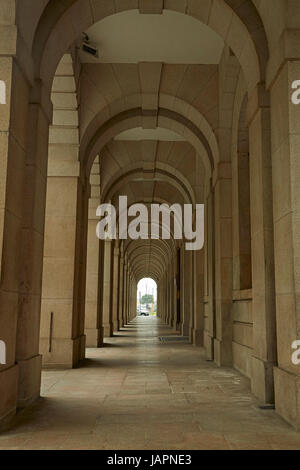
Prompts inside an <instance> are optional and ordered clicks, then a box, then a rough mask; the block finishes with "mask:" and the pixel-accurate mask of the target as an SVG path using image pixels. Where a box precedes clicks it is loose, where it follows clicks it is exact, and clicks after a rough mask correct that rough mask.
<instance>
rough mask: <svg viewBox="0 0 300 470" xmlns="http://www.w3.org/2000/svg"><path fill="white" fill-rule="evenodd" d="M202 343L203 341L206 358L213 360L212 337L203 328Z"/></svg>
mask: <svg viewBox="0 0 300 470" xmlns="http://www.w3.org/2000/svg"><path fill="white" fill-rule="evenodd" d="M203 343H204V349H205V352H206V358H207V359H208V360H209V361H213V360H214V338H213V337H212V336H210V334H209V332H208V331H205V330H204V335H203Z"/></svg>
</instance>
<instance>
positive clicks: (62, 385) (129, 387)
mask: <svg viewBox="0 0 300 470" xmlns="http://www.w3.org/2000/svg"><path fill="white" fill-rule="evenodd" d="M161 338H162V339H163V340H162V341H161ZM241 423H243V424H242V429H241ZM299 446H300V435H299V433H297V432H295V431H294V430H292V428H291V427H290V426H289V425H288V424H286V423H285V422H284V421H283V420H282V419H281V418H280V417H278V416H277V415H276V413H275V412H274V411H271V410H261V409H259V407H258V401H257V400H256V399H255V398H254V397H253V395H252V393H251V391H250V383H249V380H248V379H246V378H245V377H243V376H242V375H241V374H239V373H238V372H236V371H234V370H233V369H232V368H222V369H220V368H218V367H217V366H216V365H214V364H213V363H212V362H207V361H206V359H205V354H204V352H203V350H202V349H200V348H199V349H198V348H193V347H192V346H191V345H189V344H187V343H186V342H181V341H178V335H176V334H174V332H173V331H172V329H171V328H170V327H166V326H165V325H164V324H163V323H162V322H161V321H160V320H158V319H157V318H155V317H147V318H145V317H137V318H136V319H134V320H133V321H132V322H131V323H130V324H129V325H128V326H127V327H125V328H122V331H121V332H119V333H118V334H117V335H115V337H114V338H110V339H108V340H107V341H105V347H104V349H101V350H100V349H89V350H88V353H87V359H86V360H85V361H84V363H83V364H82V367H81V368H80V369H73V370H69V371H67V370H62V371H57V370H56V371H46V372H44V373H43V378H42V399H41V401H40V402H39V403H37V404H36V405H35V406H34V407H32V408H31V409H27V410H25V411H23V412H22V413H20V414H19V415H18V417H17V420H16V423H15V426H14V428H13V429H12V430H11V431H10V432H9V433H7V434H6V435H4V436H0V449H2V448H8V449H10V448H18V447H19V448H22V449H44V450H45V449H57V450H59V449H71V450H77V449H83V450H84V449H103V450H105V449H115V450H120V449H121V450H122V449H123V450H130V449H137V450H139V449H164V450H166V449H169V450H172V449H180V450H181V449H187V450H190V449H192V450H193V449H201V450H204V449H206V450H216V449H219V450H229V449H250V450H255V449H265V450H272V449H273V450H276V449H291V450H292V449H299Z"/></svg>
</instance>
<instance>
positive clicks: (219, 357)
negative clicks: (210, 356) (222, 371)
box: [214, 338, 232, 367]
mask: <svg viewBox="0 0 300 470" xmlns="http://www.w3.org/2000/svg"><path fill="white" fill-rule="evenodd" d="M214 360H215V363H216V364H217V365H218V366H219V367H221V366H225V367H230V366H232V344H231V343H230V345H229V343H228V342H226V343H225V341H222V340H219V339H217V338H214Z"/></svg>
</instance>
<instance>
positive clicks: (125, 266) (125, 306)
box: [122, 255, 128, 325]
mask: <svg viewBox="0 0 300 470" xmlns="http://www.w3.org/2000/svg"><path fill="white" fill-rule="evenodd" d="M127 280H128V261H127V255H126V256H125V264H124V279H123V285H124V289H123V292H124V293H123V309H122V314H123V323H124V325H127V295H128V291H127Z"/></svg>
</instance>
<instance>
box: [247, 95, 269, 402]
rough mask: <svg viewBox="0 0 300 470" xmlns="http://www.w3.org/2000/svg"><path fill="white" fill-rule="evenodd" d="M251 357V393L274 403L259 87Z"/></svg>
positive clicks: (264, 98) (254, 107) (264, 115)
mask: <svg viewBox="0 0 300 470" xmlns="http://www.w3.org/2000/svg"><path fill="white" fill-rule="evenodd" d="M247 121H248V126H249V147H250V159H249V163H250V167H249V170H250V208H251V245H252V248H251V252H252V311H253V357H252V375H251V384H252V391H253V393H254V395H256V396H257V397H258V398H259V400H260V401H261V402H262V403H274V381H273V367H274V363H275V361H276V339H275V338H276V333H275V328H276V326H275V292H274V289H275V286H274V239H273V207H272V163H271V147H270V145H271V138H270V108H269V96H268V94H267V93H266V92H265V91H264V89H263V87H262V86H258V87H257V88H256V89H255V90H254V92H253V93H252V95H251V96H249V101H248V110H247Z"/></svg>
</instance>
